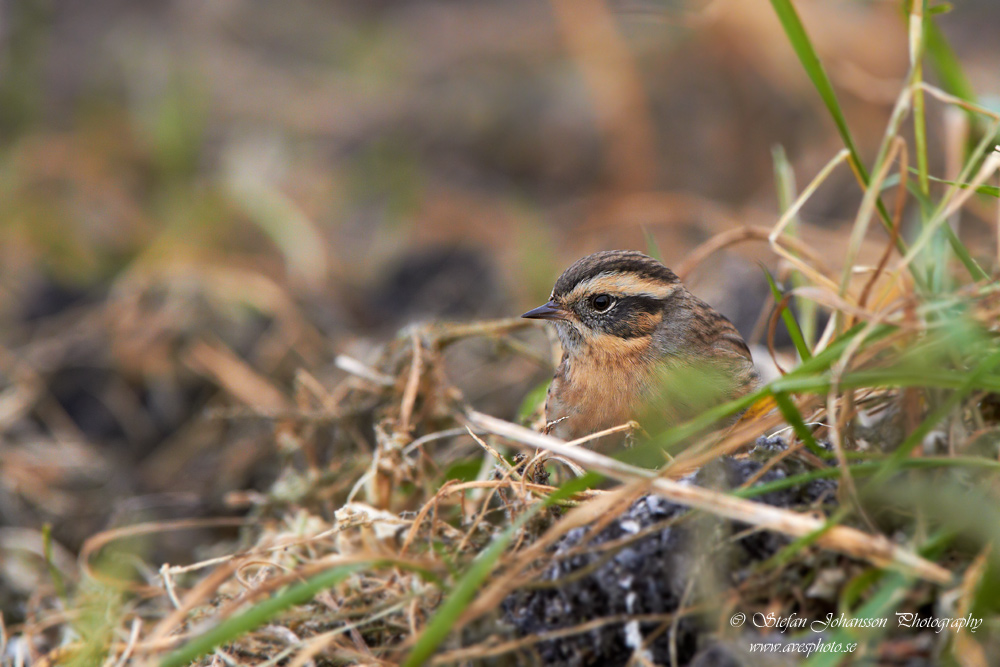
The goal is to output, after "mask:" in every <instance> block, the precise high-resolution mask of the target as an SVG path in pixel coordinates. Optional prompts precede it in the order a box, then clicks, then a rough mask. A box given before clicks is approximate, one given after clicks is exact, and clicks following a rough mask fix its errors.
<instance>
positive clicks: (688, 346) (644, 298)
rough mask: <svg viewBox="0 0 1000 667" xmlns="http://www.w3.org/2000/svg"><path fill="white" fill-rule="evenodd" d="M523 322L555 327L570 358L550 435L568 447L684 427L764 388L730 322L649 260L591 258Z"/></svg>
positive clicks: (553, 400) (614, 255)
mask: <svg viewBox="0 0 1000 667" xmlns="http://www.w3.org/2000/svg"><path fill="white" fill-rule="evenodd" d="M521 317H527V318H531V319H541V320H552V321H553V322H554V323H555V325H556V331H557V332H558V334H559V340H560V342H561V343H562V348H563V355H562V361H561V362H560V364H559V367H558V368H557V369H556V373H555V376H554V377H553V379H552V384H551V385H549V390H548V395H547V397H546V400H545V419H546V421H547V422H548V426H547V427H546V430H547V431H548V432H549V433H551V434H553V435H556V436H558V437H561V438H564V439H567V440H572V439H575V438H580V437H583V436H585V435H589V434H592V433H596V432H597V431H601V430H603V429H606V428H610V427H612V426H617V425H619V424H624V423H625V422H628V421H629V420H632V419H642V418H643V416H648V415H649V414H651V413H655V414H656V415H657V416H658V418H659V420H660V422H661V424H660V425H666V424H671V423H676V422H678V421H680V420H682V419H684V418H686V417H690V416H693V415H694V414H697V412H699V411H700V410H703V409H705V408H706V407H709V406H710V405H712V404H717V403H719V402H722V401H725V400H729V399H732V398H736V397H738V396H742V395H743V394H745V393H747V392H749V391H752V390H753V389H754V388H755V387H756V386H757V384H758V383H759V377H758V374H757V370H756V369H755V368H754V365H753V360H752V359H751V356H750V350H749V349H748V348H747V344H746V343H745V342H744V341H743V339H742V338H741V337H740V334H739V332H737V331H736V327H734V326H733V324H732V322H730V321H729V320H727V319H726V318H725V317H723V316H722V315H721V314H719V313H718V312H717V311H715V310H714V309H713V308H712V307H711V306H709V305H708V304H707V303H705V302H704V301H702V300H701V299H699V298H698V297H696V296H694V295H693V294H691V292H689V291H688V290H687V288H686V287H684V285H683V284H681V281H680V279H679V278H678V277H677V276H676V275H674V272H673V271H671V270H670V269H668V268H667V267H665V266H664V265H663V264H661V263H660V262H658V261H656V260H655V259H653V258H652V257H648V256H647V255H644V254H642V253H641V252H636V251H633V250H610V251H605V252H598V253H594V254H593V255H589V256H587V257H584V258H583V259H581V260H579V261H578V262H576V263H575V264H573V266H571V267H569V268H568V269H566V271H565V272H564V273H563V274H562V275H561V276H559V279H558V280H556V284H555V287H554V288H553V289H552V294H551V296H550V297H549V302H548V303H546V304H545V305H543V306H540V307H538V308H535V309H534V310H530V311H528V312H527V313H525V314H524V315H522V316H521ZM644 421H645V420H644Z"/></svg>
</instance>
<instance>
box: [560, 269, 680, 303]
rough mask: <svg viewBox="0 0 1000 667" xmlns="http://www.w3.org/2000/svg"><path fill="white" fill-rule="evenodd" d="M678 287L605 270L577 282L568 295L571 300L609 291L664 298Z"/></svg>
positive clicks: (678, 285)
mask: <svg viewBox="0 0 1000 667" xmlns="http://www.w3.org/2000/svg"><path fill="white" fill-rule="evenodd" d="M678 288H680V283H667V284H664V283H663V281H660V280H653V279H650V278H643V277H639V276H636V275H634V274H626V273H617V272H605V273H599V274H597V275H596V276H594V277H593V278H588V279H587V280H584V281H583V282H580V283H578V284H577V285H576V287H574V288H573V290H572V291H571V292H570V293H569V295H568V297H569V299H570V300H573V299H577V298H579V297H581V296H583V295H584V294H594V293H601V292H609V293H612V294H621V295H628V296H647V297H649V298H651V299H666V298H667V297H669V296H670V295H671V294H673V293H674V292H675V291H676V290H677V289H678Z"/></svg>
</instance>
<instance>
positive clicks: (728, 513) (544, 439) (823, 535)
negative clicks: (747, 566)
mask: <svg viewBox="0 0 1000 667" xmlns="http://www.w3.org/2000/svg"><path fill="white" fill-rule="evenodd" d="M468 419H469V421H471V422H472V423H474V424H476V425H477V426H479V427H480V428H483V429H485V430H488V431H491V432H492V433H495V434H497V435H500V436H503V437H505V438H507V439H509V440H511V441H512V442H515V443H520V444H522V445H526V446H529V447H537V448H539V449H544V450H547V451H550V452H552V453H555V454H559V455H560V456H564V457H566V458H569V459H572V460H574V461H576V462H577V463H578V464H580V465H582V466H584V467H586V468H588V469H591V470H596V471H598V472H600V473H602V474H605V475H607V476H609V477H613V478H615V479H618V480H619V481H635V480H647V481H648V483H649V484H650V486H651V488H652V489H653V490H655V492H656V493H657V494H659V495H661V496H663V497H664V498H667V499H668V500H671V501H673V502H677V503H680V504H682V505H686V506H688V507H692V508H695V509H700V510H703V511H705V512H709V513H711V514H714V515H716V516H721V517H724V518H727V519H732V520H735V521H741V522H743V523H748V524H751V525H754V526H760V527H762V528H768V529H770V530H774V531H776V532H779V533H782V534H785V535H790V536H792V537H806V536H810V537H813V536H816V540H815V543H816V544H818V545H819V546H822V547H824V548H827V549H830V550H833V551H837V552H840V553H843V554H847V555H849V556H853V557H855V558H861V559H865V560H868V561H870V562H872V563H873V564H875V565H876V566H878V567H892V568H895V569H900V570H903V571H905V572H907V573H910V574H912V575H914V576H917V577H920V578H921V579H926V580H928V581H932V582H935V583H940V584H947V583H949V582H951V579H952V577H951V573H950V572H949V571H948V570H946V569H945V568H943V567H941V566H940V565H937V564H936V563H932V562H931V561H928V560H926V559H924V558H921V557H920V556H918V555H916V554H915V553H913V552H911V551H908V550H906V549H903V548H902V547H899V546H897V545H895V544H893V543H892V542H891V541H890V540H889V539H887V538H886V537H885V536H883V535H868V534H866V533H863V532H861V531H859V530H856V529H854V528H849V527H847V526H838V525H833V526H827V525H826V522H825V521H824V520H823V519H820V518H817V517H815V516H812V515H805V514H799V513H797V512H791V511H788V510H783V509H780V508H777V507H772V506H770V505H764V504H762V503H757V502H753V501H750V500H745V499H742V498H736V497H734V496H731V495H728V494H724V493H718V492H716V491H711V490H709V489H704V488H701V487H697V486H692V485H689V484H682V483H680V482H676V481H673V480H670V479H663V478H660V477H658V476H657V473H656V471H653V470H647V469H644V468H638V467H636V466H631V465H628V464H626V463H622V462H620V461H616V460H615V459H612V458H609V457H607V456H603V455H601V454H598V453H596V452H593V451H590V450H587V449H582V448H580V447H567V446H566V443H564V442H563V441H561V440H559V439H558V438H553V437H552V436H547V435H543V434H541V433H537V432H535V431H532V430H530V429H527V428H524V427H523V426H518V425H517V424H512V423H511V422H507V421H504V420H502V419H497V418H496V417H491V416H489V415H485V414H482V413H479V412H474V411H473V412H470V413H469V415H468Z"/></svg>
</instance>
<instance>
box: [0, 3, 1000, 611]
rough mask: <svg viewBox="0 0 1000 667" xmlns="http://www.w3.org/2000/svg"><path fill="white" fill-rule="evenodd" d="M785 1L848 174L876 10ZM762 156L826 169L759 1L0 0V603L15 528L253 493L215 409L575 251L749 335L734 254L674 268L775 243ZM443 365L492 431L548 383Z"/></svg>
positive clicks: (979, 19)
mask: <svg viewBox="0 0 1000 667" xmlns="http://www.w3.org/2000/svg"><path fill="white" fill-rule="evenodd" d="M954 4H955V7H954V10H953V11H952V12H950V13H948V14H945V15H941V16H939V17H937V20H938V23H939V25H940V26H941V27H942V29H943V30H944V32H945V34H946V35H947V36H948V37H949V38H950V40H951V43H952V45H953V47H954V48H955V49H956V51H957V53H958V55H959V57H960V59H961V61H962V63H963V65H964V67H965V71H966V73H967V74H968V75H969V77H970V79H971V80H972V83H973V85H974V87H975V89H976V91H977V92H978V93H979V94H980V95H981V96H982V99H983V100H984V101H987V102H988V101H989V100H990V99H993V100H994V101H995V100H996V95H998V94H1000V77H998V76H997V62H998V57H1000V40H997V39H996V35H998V34H1000V5H998V3H996V2H995V1H994V0H975V1H974V0H965V1H962V0H959V1H958V2H956V3H954ZM796 6H797V8H798V9H799V11H800V12H801V15H802V19H803V21H804V23H805V25H806V28H807V29H808V30H809V32H810V35H811V37H812V38H813V40H814V42H815V44H816V45H817V48H818V49H819V51H820V57H821V58H822V59H823V62H824V64H825V66H826V67H827V70H828V73H829V75H830V77H831V79H832V81H833V83H834V85H835V87H836V88H837V91H838V95H839V96H840V101H841V103H842V105H843V106H844V109H845V112H846V115H847V119H848V122H849V123H850V124H851V129H852V131H853V132H854V134H855V137H856V138H857V140H858V142H859V145H860V147H861V150H862V153H863V154H864V155H866V156H868V157H869V158H870V157H871V156H872V155H873V153H874V151H875V150H876V148H877V145H878V142H879V141H880V140H881V138H882V133H883V131H884V125H885V121H886V120H887V118H888V115H889V113H890V110H891V105H892V104H893V102H894V100H895V98H896V96H897V94H898V92H899V89H900V86H901V81H902V78H903V76H904V75H905V73H906V68H907V47H906V28H905V20H904V18H903V16H902V13H901V9H900V6H899V3H897V2H879V1H867V2H865V1H860V0H839V1H836V2H830V1H829V0H800V1H799V2H797V3H796ZM991 96H993V97H992V98H991ZM929 119H930V120H929V127H930V128H931V130H930V132H929V134H930V137H931V141H932V142H934V143H932V147H931V149H932V154H933V155H936V158H935V159H936V164H932V167H931V168H932V173H941V172H942V170H944V169H946V167H947V165H946V164H945V162H946V156H945V155H944V151H942V150H941V146H940V145H939V143H940V140H941V137H942V136H943V131H942V129H941V128H942V121H943V119H942V112H941V108H940V106H939V105H937V104H936V103H934V102H929ZM776 146H781V147H783V149H784V151H785V153H786V155H787V156H788V160H789V161H790V163H791V165H792V167H793V169H794V172H795V174H796V177H797V181H798V183H799V187H800V188H801V187H803V186H804V185H805V184H806V183H807V182H808V181H809V180H810V179H811V178H812V177H813V176H814V175H815V174H816V172H817V171H818V170H819V169H820V168H821V167H822V165H823V164H825V163H826V161H827V160H829V159H830V158H831V157H832V156H833V155H834V154H835V153H836V151H837V150H839V149H840V148H841V144H840V141H839V139H838V138H837V136H836V134H835V131H834V127H833V124H832V123H831V122H830V120H829V116H828V114H827V113H826V112H825V110H824V109H823V107H822V105H821V102H820V100H819V98H818V96H817V95H816V93H815V91H814V89H813V88H812V86H811V85H810V84H809V82H808V80H807V78H806V76H805V75H804V73H803V71H802V68H801V65H800V64H799V62H798V60H797V59H796V58H795V56H794V54H793V53H792V51H791V48H790V47H789V45H788V42H787V39H786V38H785V37H784V35H783V33H782V32H781V29H780V26H779V24H778V22H777V20H776V18H775V16H774V14H773V11H772V9H771V6H770V4H769V3H768V2H765V1H764V0H758V1H756V2H748V1H747V0H716V1H715V2H703V1H698V0H690V1H684V0H660V1H654V0H648V1H643V0H624V1H602V0H550V1H548V2H544V1H540V0H505V1H504V2H454V1H432V0H414V1H409V2H391V1H378V0H365V1H363V2H339V1H329V2H319V1H316V2H298V1H296V2H281V3H277V2H249V1H245V0H231V1H229V2H202V1H198V0H188V1H175V2H136V1H134V0H130V1H123V0H87V1H86V2H71V1H55V0H49V1H27V0H24V1H19V0H5V1H2V2H0V553H2V554H4V555H6V556H7V557H6V558H0V563H2V567H0V577H2V579H0V591H6V592H4V593H3V594H2V596H0V597H4V598H5V599H0V609H3V608H8V609H11V608H12V607H8V604H9V603H10V602H11V598H8V597H7V596H13V597H18V598H23V596H27V595H30V591H31V587H32V585H33V579H32V577H34V576H35V575H36V574H37V572H38V570H37V569H33V570H31V571H29V570H27V569H18V568H19V565H18V563H19V561H18V559H17V558H15V557H13V556H12V555H11V554H15V553H21V552H35V553H37V552H39V551H40V550H41V548H42V547H41V544H42V538H41V533H40V531H39V527H40V526H41V525H43V524H44V523H51V524H52V525H53V529H54V535H55V538H56V546H57V549H56V558H57V560H58V559H62V562H68V560H69V559H70V558H71V557H72V555H73V553H74V552H75V551H77V550H78V549H79V548H80V545H81V544H82V542H83V540H84V539H85V538H86V537H87V536H89V535H91V534H93V533H94V532H95V531H98V530H102V529H106V528H108V527H111V526H114V525H121V524H124V523H134V522H135V521H138V520H141V519H149V518H170V517H177V516H193V515H199V514H215V513H219V512H221V511H223V510H224V509H225V508H227V507H230V506H231V505H232V504H233V503H232V496H231V494H232V493H233V492H236V491H240V492H250V491H252V490H254V489H263V488H266V487H267V486H268V485H269V484H270V483H271V482H272V481H273V480H274V478H275V477H276V475H277V474H278V468H279V458H280V457H279V454H278V453H276V447H275V444H274V440H275V438H274V429H273V427H272V424H270V423H262V421H261V420H259V419H252V418H241V415H240V414H238V413H235V414H234V413H233V412H232V410H233V409H234V407H240V406H242V407H243V408H245V409H246V412H247V414H249V415H250V416H252V415H253V414H254V413H255V411H256V412H261V411H270V412H271V413H280V411H281V410H290V409H293V408H300V409H304V408H305V407H309V406H307V405H303V402H302V400H299V396H300V395H299V394H298V393H296V392H297V390H296V388H297V387H299V386H301V383H302V382H303V381H308V380H309V379H313V380H315V381H316V383H317V384H318V386H320V387H326V388H330V387H333V386H335V385H336V384H337V382H338V381H339V380H340V379H342V378H343V376H344V373H343V372H342V371H340V370H338V369H337V368H336V366H335V364H334V361H333V360H334V359H335V357H336V355H337V354H341V353H346V354H350V355H351V356H353V357H355V358H357V359H360V360H362V361H364V362H366V363H371V361H372V359H373V358H374V357H373V355H374V350H375V349H376V348H377V345H378V344H379V343H381V342H384V341H387V340H390V339H391V338H392V337H393V336H394V335H395V334H396V332H397V331H398V330H399V329H400V328H401V327H403V326H405V325H406V324H408V323H410V322H413V321H419V320H438V319H449V320H451V319H457V320H469V319H474V318H492V317H501V316H516V315H518V314H519V313H521V312H523V311H525V310H527V309H528V308H531V307H533V306H535V305H538V304H539V303H541V302H542V301H543V300H544V299H545V298H546V296H547V294H548V292H549V290H550V289H551V286H552V283H553V282H554V280H555V278H556V277H557V276H558V274H559V273H560V272H561V271H562V270H563V269H564V268H565V267H566V266H568V265H569V264H570V263H572V262H573V261H574V260H576V259H578V258H579V257H581V256H583V255H585V254H587V253H590V252H593V251H596V250H600V249H607V248H636V249H640V250H647V251H653V250H654V249H655V251H656V252H658V253H659V254H660V255H661V256H662V258H663V260H664V262H665V263H666V264H667V265H668V266H671V267H673V268H675V269H678V270H682V272H683V273H684V274H685V277H686V280H687V281H688V282H689V283H690V285H691V286H692V289H693V291H695V292H696V293H697V294H699V295H700V296H702V297H704V298H705V299H706V300H708V301H709V302H711V303H712V304H713V305H716V306H717V307H719V308H720V309H721V310H722V312H724V313H725V314H727V315H728V316H730V318H731V319H733V320H734V321H735V322H736V323H737V325H738V326H739V328H740V329H741V330H742V332H743V334H744V336H746V337H747V338H748V339H750V338H754V339H756V340H757V341H759V340H760V336H761V334H762V330H761V325H760V314H761V311H762V309H763V308H765V307H766V294H767V285H766V282H765V280H764V276H763V273H762V271H761V269H760V268H759V267H758V266H757V265H756V262H757V261H763V262H764V263H765V264H766V265H768V266H769V267H770V268H771V269H772V270H773V271H777V272H779V273H780V271H781V267H780V266H778V265H777V264H776V262H774V260H773V258H772V257H771V256H770V254H769V253H768V252H767V248H766V245H765V244H763V243H760V242H759V241H752V242H747V243H742V244H738V245H734V246H731V247H729V248H727V249H725V250H723V251H721V252H718V253H715V254H713V255H711V256H710V257H708V258H707V259H706V260H705V261H701V262H698V263H697V264H694V263H692V262H690V261H688V260H690V259H691V255H690V253H691V251H692V249H694V248H696V247H697V246H698V245H699V244H701V243H703V242H705V241H707V240H708V239H710V238H712V237H713V236H715V235H717V234H720V233H725V232H731V231H732V230H736V229H738V228H740V227H741V226H750V227H757V228H769V227H771V226H773V225H774V223H775V222H776V221H777V218H778V216H779V214H780V212H779V207H778V199H777V196H776V194H775V191H776V188H775V177H774V167H773V164H774V162H773V159H772V151H773V150H774V148H775V147H776ZM859 201H860V191H859V189H858V187H857V185H856V183H855V182H854V180H853V177H852V176H851V174H850V173H849V172H848V171H847V170H846V169H840V170H839V171H837V172H835V173H834V175H833V177H832V178H831V179H830V181H829V182H828V183H826V184H825V185H824V187H823V188H822V189H821V190H820V191H819V193H818V194H817V196H815V197H813V198H812V199H811V200H810V202H809V204H808V205H807V207H806V209H805V211H804V212H803V215H802V218H803V226H802V229H801V234H802V235H803V237H804V238H806V239H807V240H809V241H810V242H811V243H813V244H814V245H815V247H819V248H822V249H823V250H824V251H826V252H829V261H830V263H831V265H833V266H836V265H837V261H838V258H842V257H843V248H845V247H846V243H847V238H846V233H845V232H844V231H843V230H845V229H847V227H848V225H849V224H850V223H851V221H852V220H853V217H854V214H855V212H856V209H857V204H858V202H859ZM965 231H968V233H969V234H972V235H973V236H974V235H975V234H976V233H977V228H976V226H975V224H972V225H971V227H970V229H968V230H965ZM984 231H985V228H984ZM871 237H872V238H871V239H870V243H871V247H870V248H867V249H866V250H865V252H863V253H862V257H863V258H864V257H874V256H877V254H878V253H879V252H880V251H881V249H882V247H883V245H884V243H885V235H884V234H882V232H881V230H875V231H873V232H872V234H871ZM970 247H972V248H975V245H974V244H970ZM983 252H987V253H988V252H989V250H988V249H986V248H984V249H983ZM866 253H867V254H866ZM523 338H524V340H525V342H526V343H528V344H531V345H534V346H535V347H536V348H537V349H539V350H541V352H542V353H546V352H547V350H546V348H545V342H546V341H545V337H544V335H543V334H542V333H541V332H540V331H539V330H533V331H529V332H526V333H524V334H523ZM477 345H478V347H476V346H477ZM461 348H462V346H459V349H457V350H455V351H453V352H451V353H450V354H451V355H452V358H451V361H450V363H452V366H451V371H450V372H451V373H453V380H454V381H455V382H456V383H457V384H458V385H459V386H460V387H461V388H462V390H463V392H464V393H465V394H466V397H467V398H468V399H469V400H470V401H472V402H474V403H475V404H476V405H478V406H480V407H481V408H482V409H486V410H490V411H493V412H494V413H496V414H501V415H503V416H508V417H509V416H511V415H513V413H514V411H515V410H516V409H517V406H518V404H519V403H520V401H521V399H522V397H523V395H524V394H525V393H526V392H527V391H528V390H529V389H530V388H532V387H535V386H537V385H539V383H543V382H544V381H545V380H546V379H547V378H548V377H549V376H550V375H551V368H550V367H547V366H546V363H545V359H544V354H543V355H542V357H543V358H542V359H541V360H538V361H532V360H531V359H530V358H527V357H525V356H524V355H520V356H517V357H513V358H512V357H511V356H510V355H509V354H506V353H505V351H504V350H502V349H499V348H498V347H497V346H496V344H494V343H489V342H482V341H480V342H478V343H477V342H470V343H469V345H468V346H466V348H468V349H464V350H463V349H461ZM512 359H513V361H512ZM303 370H305V371H306V372H307V373H308V377H305V378H304V376H303V375H302V372H303ZM484 378H485V380H484ZM224 409H228V410H230V413H227V415H225V416H223V417H219V416H218V415H217V414H216V416H215V417H211V416H209V417H206V415H211V414H213V413H212V410H215V411H216V413H218V411H219V410H224ZM242 416H243V417H246V415H242ZM354 479H356V477H354V478H351V479H346V480H345V482H344V483H345V484H347V485H348V486H349V485H350V484H352V483H353V481H354ZM227 494H229V495H227ZM227 503H228V504H227ZM184 539H190V540H192V541H196V539H197V537H196V536H194V535H191V536H186V537H185V538H184ZM158 548H160V549H161V550H162V553H159V554H158V557H160V558H161V559H162V560H169V559H171V558H177V559H186V558H187V556H186V555H185V554H187V551H186V550H187V549H189V548H190V544H187V543H185V542H184V541H183V540H180V539H177V540H174V541H173V542H171V543H169V544H163V545H160V546H159V547H158ZM171 549H175V551H171ZM33 573H34V574H33ZM10 613H14V614H15V617H16V615H17V612H16V611H15V612H8V614H10ZM9 618H10V616H9V615H8V619H9Z"/></svg>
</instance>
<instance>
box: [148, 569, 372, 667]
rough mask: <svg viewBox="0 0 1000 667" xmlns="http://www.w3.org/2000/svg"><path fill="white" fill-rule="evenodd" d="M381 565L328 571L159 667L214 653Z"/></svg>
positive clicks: (171, 666) (255, 608)
mask: <svg viewBox="0 0 1000 667" xmlns="http://www.w3.org/2000/svg"><path fill="white" fill-rule="evenodd" d="M380 564H382V563H351V564H350V565H341V566H340V567H335V568H333V569H331V570H327V571H326V572H323V573H321V574H318V575H316V576H315V577H312V578H310V579H309V580H307V581H305V582H304V583H301V584H298V585H296V586H292V587H291V588H289V589H287V590H285V591H283V592H282V593H280V594H278V595H275V596H274V597H272V598H269V599H267V600H264V601H263V602H260V603H258V604H256V605H254V606H253V607H251V608H250V609H248V610H246V611H245V612H243V613H242V614H239V615H237V616H233V617H232V618H228V619H226V620H225V621H223V622H222V623H220V624H219V625H217V626H215V627H214V628H212V629H211V630H209V631H208V632H206V633H204V634H203V635H200V636H198V637H195V638H194V639H192V640H191V641H189V642H188V643H186V644H184V645H183V646H181V647H180V648H179V649H177V650H176V651H174V652H173V653H171V654H170V655H168V656H167V657H166V658H164V659H163V661H162V662H160V667H182V666H183V665H187V664H190V663H191V662H193V661H194V660H196V659H198V658H199V657H201V656H203V655H205V654H206V653H209V652H211V651H212V650H214V649H215V648H216V647H217V646H221V645H222V644H225V643H227V642H229V641H232V640H234V639H236V638H237V637H239V636H240V635H243V634H245V633H247V632H250V631H251V630H253V629H254V628H257V627H259V626H261V625H263V624H264V623H266V622H267V621H269V620H270V619H272V618H273V617H274V616H275V615H277V614H278V613H280V612H282V611H284V610H285V609H288V608H289V607H293V606H295V605H299V604H305V603H306V602H308V601H309V600H311V599H313V598H314V597H315V596H316V594H317V593H319V592H320V591H322V590H324V589H327V588H331V587H333V586H336V585H337V584H339V583H340V582H342V581H343V580H345V579H347V578H348V577H349V576H351V575H352V574H354V573H355V572H359V571H361V570H363V569H366V568H371V567H377V566H378V565H380Z"/></svg>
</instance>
